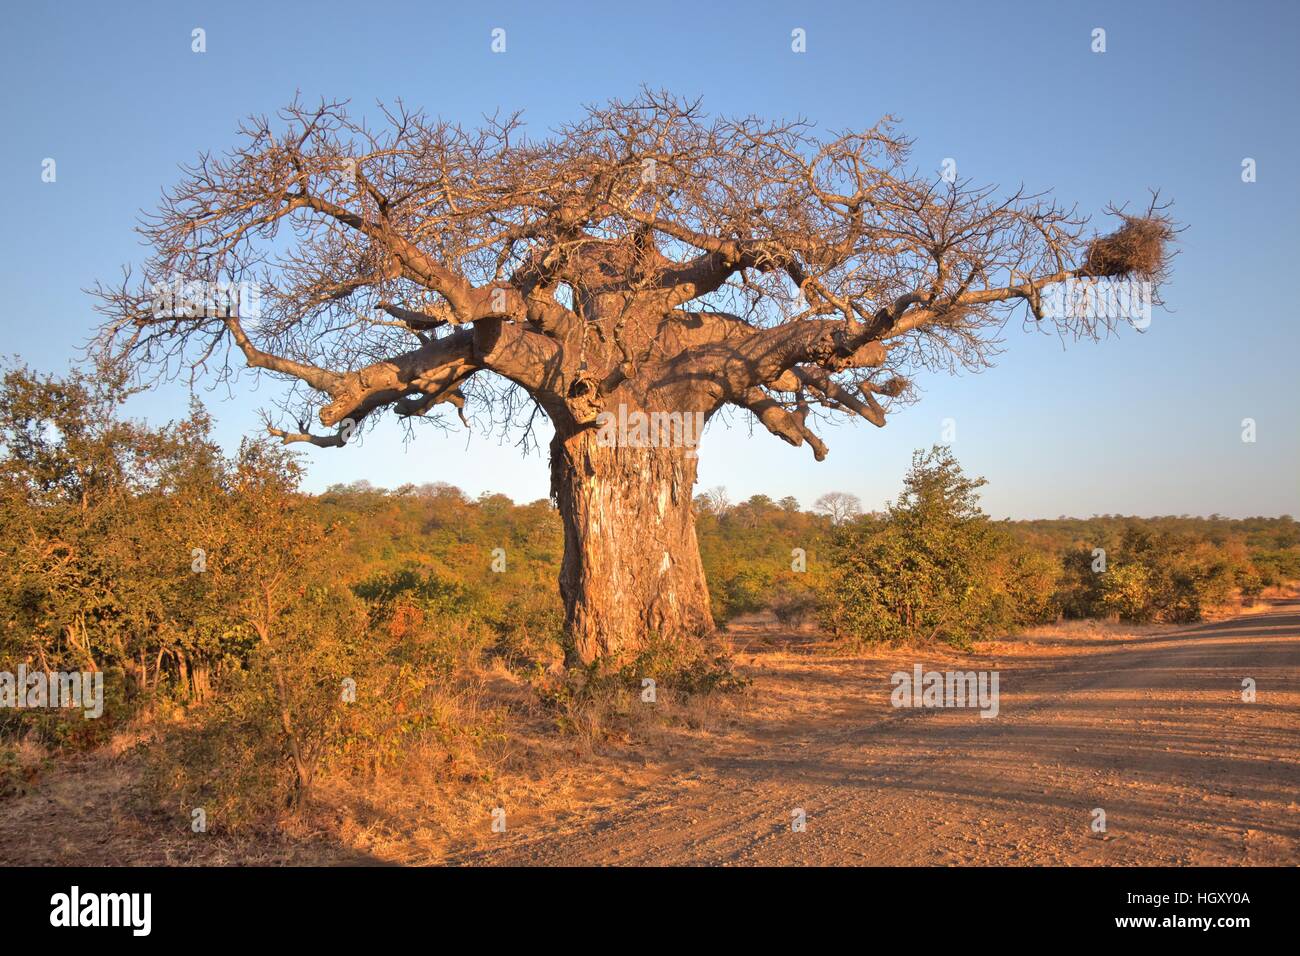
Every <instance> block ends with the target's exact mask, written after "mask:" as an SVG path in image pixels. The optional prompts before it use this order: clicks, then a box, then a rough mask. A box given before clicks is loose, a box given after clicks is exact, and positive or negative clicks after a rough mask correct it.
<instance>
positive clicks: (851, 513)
mask: <svg viewBox="0 0 1300 956" xmlns="http://www.w3.org/2000/svg"><path fill="white" fill-rule="evenodd" d="M813 510H814V511H820V512H821V513H822V514H825V515H828V516H829V517H830V519H831V524H841V523H842V522H845V521H847V520H849V519H850V518H855V517H857V516H858V515H860V514H862V502H861V500H859V498H858V496H857V495H850V494H846V493H845V492H843V491H828V492H826V494H824V495H822V496H821V497H820V498H818V499H817V501H816V502H814V504H813Z"/></svg>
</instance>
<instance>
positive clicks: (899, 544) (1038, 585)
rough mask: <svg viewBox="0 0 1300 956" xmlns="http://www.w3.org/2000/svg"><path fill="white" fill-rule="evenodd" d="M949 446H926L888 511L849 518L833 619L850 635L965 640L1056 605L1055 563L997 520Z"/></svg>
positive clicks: (827, 614) (828, 591) (826, 606)
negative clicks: (984, 506)
mask: <svg viewBox="0 0 1300 956" xmlns="http://www.w3.org/2000/svg"><path fill="white" fill-rule="evenodd" d="M983 484H984V481H983V479H970V478H967V477H965V476H964V475H963V474H962V472H961V467H960V466H959V465H958V464H957V461H956V460H955V459H954V458H953V457H952V455H951V453H950V452H949V451H948V450H947V449H946V448H943V447H942V446H935V447H934V448H933V449H932V450H931V451H930V452H928V453H923V452H919V451H918V452H917V453H916V454H914V455H913V458H912V468H911V470H910V471H909V472H908V474H907V476H906V478H905V479H904V489H903V494H902V495H901V496H900V498H899V500H898V502H897V503H895V504H892V505H890V507H889V508H888V510H887V512H886V514H885V515H884V516H883V517H871V518H866V519H863V520H861V521H858V522H856V523H853V524H844V525H840V526H839V527H838V528H837V529H836V533H835V536H834V538H833V541H832V561H831V565H832V570H831V572H830V573H829V576H828V580H827V583H826V588H825V593H824V602H823V607H822V620H823V623H824V624H825V625H826V626H827V627H829V628H830V629H831V631H832V632H833V633H835V634H836V635H839V636H841V637H844V638H847V639H850V640H853V641H856V642H860V643H870V642H875V641H883V642H888V643H895V644H902V643H911V642H915V641H922V640H941V641H946V642H948V643H951V644H956V645H964V644H967V643H969V642H970V641H972V640H975V639H976V638H979V637H984V636H987V635H989V634H994V633H1001V632H1004V631H1006V630H1008V629H1010V628H1013V627H1015V626H1017V625H1019V624H1022V623H1025V622H1027V621H1029V620H1033V619H1035V618H1037V617H1039V616H1041V615H1043V614H1046V613H1048V608H1049V606H1050V598H1049V597H1048V595H1049V594H1050V580H1051V574H1050V572H1049V571H1048V570H1047V569H1046V568H1045V567H1044V566H1043V564H1042V563H1041V562H1039V561H1037V560H1035V559H1034V558H1033V557H1032V556H1031V555H1029V554H1028V553H1027V552H1026V551H1025V549H1024V548H1023V547H1021V546H1019V545H1017V544H1016V543H1015V542H1014V541H1013V540H1012V539H1011V538H1010V536H1009V535H1007V534H1006V533H1004V532H1003V531H1002V530H1000V529H998V528H996V527H995V526H994V525H993V524H992V522H990V521H989V518H988V516H987V515H985V514H984V513H983V512H982V511H981V510H980V508H979V504H978V498H977V497H976V491H977V489H978V488H979V487H980V486H981V485H983Z"/></svg>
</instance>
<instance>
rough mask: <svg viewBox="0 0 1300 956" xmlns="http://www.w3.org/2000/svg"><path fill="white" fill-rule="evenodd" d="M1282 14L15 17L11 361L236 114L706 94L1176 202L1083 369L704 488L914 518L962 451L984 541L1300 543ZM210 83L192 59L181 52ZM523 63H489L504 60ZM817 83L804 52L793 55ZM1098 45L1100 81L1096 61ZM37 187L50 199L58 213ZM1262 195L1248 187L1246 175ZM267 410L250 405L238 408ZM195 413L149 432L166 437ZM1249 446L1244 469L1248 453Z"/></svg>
mask: <svg viewBox="0 0 1300 956" xmlns="http://www.w3.org/2000/svg"><path fill="white" fill-rule="evenodd" d="M1298 10H1300V7H1298V6H1297V5H1296V4H1294V3H1290V2H1279V3H1257V2H1242V3H1232V4H1225V3H1143V2H1129V3H1093V2H1070V3H1066V2H1061V3H1024V4H1012V3H1006V4H997V3H979V4H966V3H956V2H954V3H872V2H856V3H848V2H834V3H763V2H751V3H745V4H732V3H711V4H705V3H699V2H692V3H684V2H660V3H655V4H614V3H608V2H603V3H577V2H565V0H553V2H548V3H536V2H522V0H517V2H510V3H474V4H470V3H460V4H445V3H427V2H426V3H418V4H396V3H379V2H376V3H370V4H356V3H335V2H317V3H311V4H301V5H292V4H284V5H277V4H265V3H264V4H248V3H232V2H225V3H220V4H217V3H195V2H174V0H173V2H167V3H133V4H101V3H95V4H90V3H58V4H53V3H51V4H39V3H24V4H10V5H6V7H5V9H4V12H3V14H0V17H2V19H0V73H2V74H3V76H2V80H3V82H0V96H2V97H3V105H2V106H0V110H2V116H3V128H4V130H5V133H4V137H3V145H2V146H0V182H2V183H3V190H4V193H3V202H4V209H5V210H6V212H7V214H8V215H7V223H6V228H5V229H4V230H3V233H2V234H0V287H2V288H3V291H4V299H5V303H6V306H7V308H6V310H5V315H4V318H3V329H4V333H5V335H4V343H3V345H2V346H0V352H3V353H5V354H14V353H16V354H19V355H21V356H22V357H23V358H24V359H25V360H27V361H28V362H30V363H31V364H33V365H35V366H37V367H39V368H43V369H59V368H62V367H64V366H66V364H67V363H68V362H69V361H70V360H71V359H73V358H74V357H75V355H76V353H77V350H78V347H79V346H80V345H82V344H83V343H84V342H85V340H86V339H87V337H88V335H89V334H90V332H91V330H92V328H93V325H94V323H95V320H96V316H95V314H94V313H93V312H92V311H91V303H90V301H89V299H88V298H87V297H86V296H85V295H84V294H83V293H82V292H81V290H82V289H83V288H84V287H86V286H87V285H89V284H91V283H92V282H94V280H95V279H97V278H105V279H112V278H114V277H116V276H117V275H118V273H119V269H120V267H121V265H123V264H125V263H130V262H138V261H139V260H140V259H141V258H142V257H143V255H144V250H143V249H141V248H140V246H139V245H138V243H137V238H136V236H135V234H134V233H133V232H132V227H133V224H134V222H135V218H136V215H137V213H138V211H139V210H141V209H143V208H149V207H151V206H152V205H153V204H154V202H155V201H156V199H157V197H158V194H159V191H160V189H161V188H162V187H163V186H164V185H168V184H170V183H172V182H173V181H174V180H175V179H176V176H177V173H176V166H177V164H178V163H181V162H185V161H189V160H191V159H193V157H194V156H195V155H196V153H197V152H198V151H200V150H203V149H217V150H219V149H222V148H224V147H226V146H229V145H231V144H232V142H233V133H234V128H235V126H236V124H237V122H238V121H239V119H241V118H242V117H243V116H245V115H247V114H250V113H262V112H268V113H269V112H273V111H274V110H275V109H276V108H278V107H280V106H283V105H284V104H285V103H287V102H288V101H289V100H290V99H292V97H293V95H294V93H295V91H299V90H300V91H301V92H302V93H303V95H304V98H307V99H314V98H317V97H320V96H325V97H329V98H350V99H351V100H352V102H353V104H354V106H355V107H356V108H358V109H360V110H362V111H366V110H369V109H370V108H371V107H372V105H373V103H374V102H375V101H376V100H384V101H391V100H394V99H396V98H397V97H399V96H400V97H401V98H402V99H403V100H405V101H406V102H407V103H409V104H412V105H417V106H421V107H424V108H425V109H427V110H428V111H429V112H430V113H433V114H439V115H442V116H443V117H445V118H448V119H453V120H458V121H461V122H464V123H467V124H472V123H473V122H475V121H476V120H477V119H478V118H479V117H480V116H481V115H482V114H484V113H486V112H493V111H495V110H497V109H499V108H500V109H506V110H514V109H523V110H525V114H526V117H527V118H528V120H529V122H530V125H531V126H532V127H533V128H534V129H536V130H538V131H539V132H540V130H541V129H544V128H547V127H549V126H551V125H553V124H556V123H559V122H562V121H564V120H567V119H570V118H574V117H576V116H577V114H578V111H579V109H580V107H581V106H582V104H585V103H590V102H598V101H602V100H605V99H607V98H609V97H612V96H630V95H632V94H634V93H635V91H636V89H637V88H638V86H639V85H640V84H642V83H646V84H648V85H650V86H653V87H656V88H659V87H662V88H666V89H669V90H672V91H674V92H676V93H680V94H684V95H692V96H693V95H701V96H703V97H704V102H705V106H706V107H707V108H708V109H709V110H710V111H712V112H719V113H742V112H743V113H750V112H753V113H759V114H763V115H767V116H771V117H781V116H787V117H789V116H796V115H803V116H805V117H807V118H809V119H811V120H813V121H814V122H816V123H817V124H818V125H819V126H821V127H824V128H826V129H842V128H848V127H857V128H865V127H868V126H870V125H872V124H873V123H874V122H875V121H876V120H877V119H878V118H879V117H880V116H881V115H882V114H884V113H893V114H895V115H897V116H899V117H900V118H901V120H902V129H903V130H904V131H905V132H906V133H908V134H909V135H911V136H913V137H914V138H915V140H916V146H915V151H914V159H915V161H916V163H917V165H918V166H919V167H921V168H927V167H933V168H934V169H936V170H937V169H938V167H939V165H940V163H941V162H942V160H943V159H944V158H945V157H954V158H955V159H957V161H958V164H959V169H960V172H961V175H962V176H963V177H964V176H970V177H973V178H974V179H975V180H976V181H977V182H991V183H996V184H1000V185H1002V186H1004V187H1007V188H1011V189H1014V188H1015V187H1016V186H1017V185H1018V184H1019V183H1021V182H1023V183H1024V184H1025V185H1026V186H1027V187H1029V188H1030V189H1031V190H1038V189H1046V188H1050V189H1052V190H1054V191H1055V193H1056V194H1057V196H1058V197H1059V198H1060V199H1061V200H1063V201H1065V202H1066V203H1073V202H1078V203H1079V207H1080V209H1081V210H1083V211H1086V212H1089V213H1096V214H1098V215H1099V214H1100V213H1101V211H1102V209H1103V208H1104V206H1105V205H1106V203H1107V202H1108V201H1112V200H1113V201H1117V202H1123V201H1130V202H1133V203H1134V204H1139V203H1142V202H1144V201H1145V198H1146V195H1147V190H1148V188H1149V187H1153V186H1158V187H1160V188H1161V189H1162V190H1163V193H1164V195H1165V196H1167V197H1169V198H1172V199H1173V200H1174V201H1175V202H1176V206H1175V208H1174V213H1175V215H1176V216H1177V217H1178V218H1179V219H1180V220H1181V221H1182V222H1183V223H1185V224H1187V226H1188V229H1187V230H1186V232H1184V233H1183V235H1182V237H1181V243H1180V248H1181V253H1180V255H1179V256H1178V258H1177V259H1176V260H1175V264H1174V274H1173V282H1172V284H1171V285H1170V286H1169V288H1168V289H1167V290H1166V300H1167V305H1168V311H1157V312H1156V314H1155V316H1154V319H1153V321H1152V324H1151V327H1150V328H1149V329H1148V330H1147V332H1146V333H1145V334H1138V333H1136V332H1135V331H1133V330H1131V329H1128V330H1125V331H1124V332H1123V333H1122V334H1120V335H1119V336H1117V337H1115V338H1112V339H1109V340H1107V341H1103V342H1101V343H1099V344H1094V343H1090V342H1085V343H1071V344H1069V345H1067V346H1065V347H1063V346H1062V343H1061V342H1060V341H1059V340H1058V339H1056V338H1055V337H1054V336H1047V335H1041V334H1026V333H1021V332H1020V331H1019V324H1018V323H1014V327H1013V328H1011V329H1009V330H1008V338H1007V343H1006V346H1007V348H1006V351H1005V353H1004V354H1003V355H1002V356H1001V357H1000V358H999V360H998V363H997V367H996V368H994V369H992V370H990V371H987V372H983V373H981V374H979V375H969V374H968V375H962V376H957V377H953V378H946V377H942V376H931V377H929V378H926V379H923V380H921V382H920V384H921V386H922V388H923V395H922V398H921V401H920V402H919V403H918V404H916V405H913V406H911V407H909V408H907V409H906V410H904V411H902V412H901V413H900V414H898V415H896V416H894V417H893V419H892V420H891V422H890V424H889V425H888V426H887V427H886V428H885V429H883V430H878V429H876V428H873V427H872V426H870V425H867V424H866V423H863V422H857V423H856V424H851V425H850V424H846V425H845V426H842V427H837V428H832V429H829V430H827V431H826V432H825V434H824V437H825V438H826V440H827V442H828V443H829V445H830V448H831V452H830V457H829V458H828V459H827V460H826V461H825V462H822V463H820V464H819V463H816V462H814V461H813V460H812V455H811V454H810V452H809V451H808V450H807V448H803V449H794V448H790V447H789V446H787V445H785V444H784V443H783V442H780V441H779V440H777V439H775V438H773V437H772V436H770V435H769V434H767V432H766V431H764V430H762V429H761V428H760V429H758V430H757V431H755V432H754V433H753V434H752V435H751V434H750V433H749V431H748V430H747V429H746V428H745V427H744V426H743V425H742V424H740V421H739V418H737V419H736V423H735V424H734V425H733V426H732V428H731V429H730V430H727V429H725V428H720V427H717V426H716V425H715V426H711V427H710V429H709V431H708V432H707V433H706V436H705V441H704V444H703V447H702V451H701V465H700V485H701V487H702V488H707V487H711V486H714V485H725V486H727V488H728V490H729V492H730V494H731V497H732V498H733V499H741V498H745V497H748V496H749V495H751V494H756V493H765V494H769V495H771V496H773V497H780V496H783V495H787V494H792V495H795V496H796V497H798V498H799V499H800V501H801V502H803V503H804V504H805V506H807V505H809V504H811V502H812V501H813V499H815V498H816V497H817V496H818V495H819V494H821V493H823V492H825V491H830V490H839V491H848V492H852V493H854V494H857V495H858V496H860V497H861V498H862V500H863V502H864V503H865V504H866V505H867V506H868V507H878V506H880V505H881V504H882V503H883V502H884V501H885V500H886V499H887V498H890V497H892V496H893V495H894V494H896V492H897V490H898V487H899V483H900V479H901V476H902V474H903V472H904V470H905V469H906V467H907V464H908V461H909V458H910V452H911V450H912V449H913V448H917V447H923V446H929V445H931V444H933V443H935V442H936V441H938V440H939V438H940V432H941V427H942V424H941V423H942V422H943V420H944V419H947V418H951V419H954V420H955V422H956V441H955V442H954V445H953V447H954V451H955V452H956V454H957V456H958V458H959V459H960V460H961V461H962V463H963V465H964V466H965V467H966V468H967V470H969V471H971V472H973V473H977V474H981V475H984V476H985V477H987V478H988V479H989V486H988V487H987V488H986V489H985V495H984V502H985V507H986V508H987V510H989V511H990V512H991V513H992V514H994V515H996V516H999V517H1001V516H1011V517H1054V516H1056V515H1058V514H1071V515H1089V514H1093V513H1132V514H1148V515H1149V514H1181V513H1192V514H1209V513H1213V512H1217V513H1220V514H1224V515H1232V516H1245V515H1256V514H1281V513H1290V514H1300V484H1298V483H1297V475H1298V474H1300V468H1297V465H1298V464H1300V401H1297V398H1300V386H1297V384H1296V382H1297V375H1296V361H1297V355H1298V354H1300V348H1297V346H1300V325H1298V324H1297V308H1298V307H1297V305H1296V301H1297V300H1296V296H1295V295H1294V293H1293V290H1292V289H1291V288H1290V286H1289V283H1290V282H1291V281H1292V280H1293V277H1294V276H1295V274H1296V271H1297V259H1298V258H1300V257H1298V256H1297V253H1298V252H1300V249H1298V246H1300V240H1298V239H1297V232H1296V230H1297V223H1300V180H1298V179H1297V177H1296V175H1295V171H1294V161H1295V157H1296V156H1297V155H1300V133H1298V131H1297V112H1296V109H1295V105H1294V101H1295V97H1296V93H1297V90H1300V75H1298V74H1300V67H1297V57H1296V56H1295V54H1294V49H1293V44H1294V42H1295V38H1296V36H1297V33H1298V32H1300V30H1298V28H1300V13H1298ZM195 27H201V28H203V29H204V30H205V31H206V33H207V52H206V53H203V54H196V53H193V52H191V49H190V45H191V40H190V36H191V30H193V29H194V28H195ZM495 27H501V28H503V29H505V30H506V36H507V51H506V53H504V54H493V53H492V52H491V50H490V46H489V45H490V40H491V31H492V29H493V28H495ZM796 27H798V28H803V29H804V30H805V31H806V33H807V46H808V49H807V52H806V53H804V54H795V53H792V52H791V50H790V33H791V30H792V29H794V28H796ZM1096 27H1101V28H1103V29H1105V30H1106V45H1107V49H1106V52H1105V53H1100V54H1099V53H1093V52H1092V51H1091V49H1090V46H1091V34H1092V31H1093V29H1094V28H1096ZM46 157H52V158H54V159H55V160H56V162H57V173H58V178H57V181H56V182H54V183H44V182H42V181H41V163H42V160H43V159H45V158H46ZM1246 157H1250V158H1253V159H1255V160H1256V163H1257V170H1258V179H1257V181H1256V182H1254V183H1243V182H1242V180H1241V163H1242V160H1243V158H1246ZM246 384H251V379H249V380H247V381H246ZM274 394H275V386H274V385H273V383H272V382H271V381H270V380H269V379H264V380H263V381H262V384H261V386H260V391H256V392H254V391H251V390H246V391H245V392H243V393H241V394H237V395H235V396H233V397H230V396H228V395H227V394H226V393H225V392H224V391H222V392H215V393H211V394H208V395H206V396H205V398H206V399H207V400H208V401H209V403H210V407H211V408H212V410H213V411H214V413H215V414H216V415H217V417H218V421H219V436H220V438H221V439H222V440H223V442H225V443H226V444H228V445H232V446H233V444H235V443H237V441H238V438H239V436H240V435H241V434H243V433H246V432H252V431H256V430H257V428H258V420H257V417H256V411H257V409H258V408H259V407H260V406H261V405H262V404H264V403H269V401H270V399H271V397H272V396H273V395H274ZM184 405H185V391H184V389H183V388H181V387H180V386H171V387H165V388H162V389H160V390H158V391H157V392H155V393H152V394H150V395H147V396H144V397H142V398H140V399H139V400H137V402H136V403H135V405H134V406H133V411H134V412H135V413H137V414H139V415H141V416H144V417H146V418H149V419H151V420H155V421H161V420H165V419H167V418H169V417H172V416H175V415H177V414H179V413H180V412H181V411H182V410H183V409H184ZM1247 417H1249V418H1253V419H1255V421H1256V423H1257V440H1256V442H1254V443H1253V444H1252V443H1245V442H1243V441H1242V440H1241V422H1242V419H1244V418H1247ZM305 454H306V455H307V458H308V459H309V468H308V480H307V487H308V488H309V489H311V490H320V489H323V488H324V487H325V486H327V485H329V484H331V483H333V482H337V481H350V480H354V479H357V478H367V479H369V480H371V481H372V482H374V483H376V484H381V485H389V486H395V485H398V484H401V483H403V482H407V481H415V482H422V481H448V482H452V483H454V484H457V485H460V486H461V487H462V488H465V489H466V490H467V491H469V492H471V493H474V494H477V493H479V492H481V491H485V490H490V491H499V492H504V493H505V494H508V495H510V496H511V497H513V498H515V499H516V500H523V501H526V500H533V499H536V498H540V497H544V496H545V495H546V493H547V488H548V478H547V464H546V459H545V457H544V454H534V455H532V456H531V457H528V458H521V457H520V455H519V453H518V451H517V450H516V449H515V448H514V447H513V446H512V445H511V444H510V443H509V442H506V443H504V444H503V443H501V442H500V441H499V439H498V438H497V436H492V435H483V434H468V435H467V434H465V433H464V432H454V433H452V434H450V435H446V436H443V435H440V434H436V433H434V432H433V431H431V430H429V431H420V432H419V433H418V434H417V437H416V440H415V441H414V442H413V443H411V444H409V445H406V444H404V443H403V441H402V438H401V432H400V431H399V429H398V428H397V427H396V426H393V425H385V426H384V427H382V428H380V429H379V430H377V431H374V432H371V433H370V434H368V435H367V436H366V438H365V441H364V444H363V445H361V446H359V447H357V446H352V447H349V448H345V449H329V450H323V449H315V448H312V449H308V450H307V451H306V452H305Z"/></svg>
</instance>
